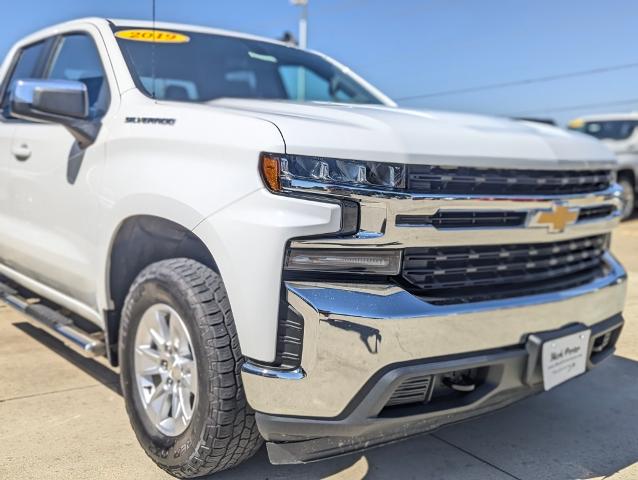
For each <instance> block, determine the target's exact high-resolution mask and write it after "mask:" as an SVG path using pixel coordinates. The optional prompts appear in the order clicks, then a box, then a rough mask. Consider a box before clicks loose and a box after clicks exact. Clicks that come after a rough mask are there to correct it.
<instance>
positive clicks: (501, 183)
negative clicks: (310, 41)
mask: <svg viewBox="0 0 638 480" xmlns="http://www.w3.org/2000/svg"><path fill="white" fill-rule="evenodd" d="M612 182H613V174H612V172H611V171H610V170H591V171H564V170H515V169H497V168H469V167H449V168H447V167H437V166H431V165H410V166H409V167H408V182H407V183H408V185H407V187H408V190H409V191H411V192H415V193H433V194H449V195H468V194H479V195H481V194H483V195H568V194H575V193H589V192H597V191H601V190H605V189H606V188H608V187H609V186H610V185H611V184H612Z"/></svg>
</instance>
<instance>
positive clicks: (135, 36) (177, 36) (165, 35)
mask: <svg viewBox="0 0 638 480" xmlns="http://www.w3.org/2000/svg"><path fill="white" fill-rule="evenodd" d="M115 36H116V37H117V38H123V39H125V40H133V41H135V42H151V43H188V42H189V41H190V37H189V36H188V35H184V34H183V33H177V32H168V31H166V30H143V29H137V30H120V31H119V32H115Z"/></svg>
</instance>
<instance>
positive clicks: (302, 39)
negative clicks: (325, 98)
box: [290, 0, 308, 102]
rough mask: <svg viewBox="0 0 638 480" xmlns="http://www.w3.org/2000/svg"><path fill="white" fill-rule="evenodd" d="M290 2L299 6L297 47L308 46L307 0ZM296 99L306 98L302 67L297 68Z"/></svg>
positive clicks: (291, 0)
mask: <svg viewBox="0 0 638 480" xmlns="http://www.w3.org/2000/svg"><path fill="white" fill-rule="evenodd" d="M290 3H292V4H293V5H295V6H297V7H301V15H300V16H299V48H302V49H306V48H308V0H290ZM297 100H298V101H300V102H303V101H305V100H306V71H305V69H304V68H299V69H298V70H297Z"/></svg>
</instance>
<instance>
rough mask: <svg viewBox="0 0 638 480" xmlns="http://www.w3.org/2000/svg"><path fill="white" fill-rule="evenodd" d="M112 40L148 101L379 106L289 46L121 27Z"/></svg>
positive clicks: (323, 63)
mask: <svg viewBox="0 0 638 480" xmlns="http://www.w3.org/2000/svg"><path fill="white" fill-rule="evenodd" d="M153 32H155V35H156V36H155V37H154V36H153V35H154V33H153ZM160 35H161V36H160ZM115 36H116V37H117V41H118V44H119V46H120V48H121V49H122V52H123V53H124V57H125V59H126V61H127V63H128V66H129V70H130V71H131V74H132V75H133V78H134V80H135V82H136V84H137V86H138V88H139V89H140V90H142V91H143V92H144V93H145V94H147V95H149V96H151V97H154V98H158V99H165V100H176V101H191V102H205V101H210V100H214V99H217V98H222V97H234V98H264V99H278V100H294V101H302V102H303V101H329V102H330V101H332V102H345V103H367V104H379V103H381V101H380V100H379V99H378V98H377V97H376V96H375V95H374V94H372V92H370V91H369V90H368V89H367V88H366V87H365V85H362V84H361V83H360V82H358V81H357V80H356V79H355V78H354V77H352V76H351V75H349V74H348V73H347V72H346V71H343V70H341V69H340V68H338V67H336V66H335V65H333V64H332V63H331V62H329V61H327V60H325V59H324V58H323V57H321V56H320V55H316V54H313V53H310V52H307V51H304V50H300V49H297V48H294V47H288V46H285V45H279V44H274V43H269V42H262V41H258V40H251V39H246V38H240V37H232V36H225V35H215V34H206V33H197V32H183V31H179V32H177V31H171V32H167V31H159V30H158V31H150V30H140V29H137V30H136V29H132V28H124V27H122V28H118V29H116V30H115Z"/></svg>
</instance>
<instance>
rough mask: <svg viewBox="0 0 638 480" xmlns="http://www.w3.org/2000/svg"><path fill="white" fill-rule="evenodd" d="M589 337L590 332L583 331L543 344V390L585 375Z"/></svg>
mask: <svg viewBox="0 0 638 480" xmlns="http://www.w3.org/2000/svg"><path fill="white" fill-rule="evenodd" d="M590 336H591V331H590V330H583V331H582V332H578V333H573V334H571V335H567V336H565V337H560V338H556V339H554V340H548V341H546V342H545V343H543V347H542V348H543V351H542V361H543V384H544V386H545V390H549V389H551V388H554V387H555V386H556V385H560V384H561V383H563V382H566V381H567V380H569V379H570V378H574V377H575V376H577V375H580V374H581V373H585V370H586V368H587V352H588V350H589V337H590Z"/></svg>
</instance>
